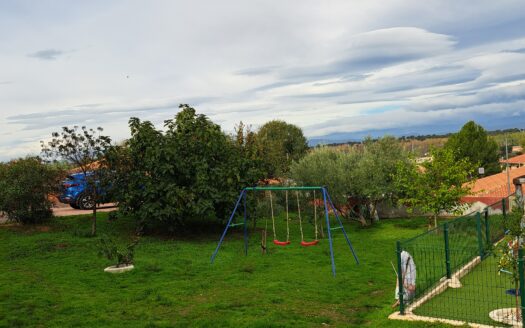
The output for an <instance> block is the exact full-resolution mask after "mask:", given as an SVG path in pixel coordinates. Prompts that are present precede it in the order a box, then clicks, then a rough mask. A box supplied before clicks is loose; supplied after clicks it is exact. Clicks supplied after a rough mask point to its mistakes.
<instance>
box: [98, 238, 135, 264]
mask: <svg viewBox="0 0 525 328" xmlns="http://www.w3.org/2000/svg"><path fill="white" fill-rule="evenodd" d="M138 242H139V239H138V238H137V239H135V240H133V242H131V243H130V244H128V245H127V246H126V247H119V246H117V244H116V243H115V242H114V241H113V240H112V239H111V238H109V237H108V236H103V237H102V238H100V241H99V246H100V248H99V255H101V256H104V257H105V258H107V259H108V260H110V261H115V262H116V266H117V267H120V266H125V265H130V264H133V259H134V257H135V246H137V244H138Z"/></svg>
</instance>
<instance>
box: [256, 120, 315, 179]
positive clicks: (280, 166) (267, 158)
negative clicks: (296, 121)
mask: <svg viewBox="0 0 525 328" xmlns="http://www.w3.org/2000/svg"><path fill="white" fill-rule="evenodd" d="M256 142H257V148H258V154H259V157H260V158H261V159H262V160H263V161H264V166H265V170H266V173H267V177H271V178H274V177H282V176H283V175H286V174H287V173H288V171H289V169H290V165H291V164H292V162H293V161H297V160H299V159H301V158H302V157H303V156H304V155H305V154H306V152H307V150H308V144H307V142H306V138H305V137H304V135H303V131H302V130H301V129H300V128H299V127H298V126H296V125H293V124H288V123H286V122H284V121H278V120H274V121H269V122H267V123H265V124H264V125H263V126H262V127H261V128H260V129H259V131H258V132H257V139H256Z"/></svg>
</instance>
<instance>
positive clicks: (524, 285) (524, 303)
mask: <svg viewBox="0 0 525 328" xmlns="http://www.w3.org/2000/svg"><path fill="white" fill-rule="evenodd" d="M524 271H525V270H524V268H523V249H522V248H521V247H520V249H519V250H518V272H519V275H520V305H521V306H520V308H521V309H520V312H521V322H522V324H523V326H525V318H524V317H523V310H524V309H525V297H524V295H525V272H524Z"/></svg>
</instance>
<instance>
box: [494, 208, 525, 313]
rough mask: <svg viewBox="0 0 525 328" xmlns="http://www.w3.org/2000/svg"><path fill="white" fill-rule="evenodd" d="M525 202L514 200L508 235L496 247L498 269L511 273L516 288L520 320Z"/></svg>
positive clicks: (508, 223)
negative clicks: (520, 263)
mask: <svg viewBox="0 0 525 328" xmlns="http://www.w3.org/2000/svg"><path fill="white" fill-rule="evenodd" d="M523 214H524V210H523V203H522V201H521V200H520V199H518V198H516V199H515V200H514V210H513V212H512V213H511V214H509V215H508V219H507V224H506V225H507V229H508V235H507V237H506V238H505V239H504V240H503V241H502V242H500V243H499V244H498V246H497V247H496V252H495V255H496V256H498V257H499V260H498V269H499V273H501V272H505V273H507V274H510V279H511V281H512V283H513V285H514V288H515V297H516V320H520V318H521V311H520V305H519V304H520V303H519V297H520V296H519V295H518V292H519V287H520V276H519V263H518V257H519V256H518V251H519V249H520V247H523V237H524V236H525V225H524V221H523Z"/></svg>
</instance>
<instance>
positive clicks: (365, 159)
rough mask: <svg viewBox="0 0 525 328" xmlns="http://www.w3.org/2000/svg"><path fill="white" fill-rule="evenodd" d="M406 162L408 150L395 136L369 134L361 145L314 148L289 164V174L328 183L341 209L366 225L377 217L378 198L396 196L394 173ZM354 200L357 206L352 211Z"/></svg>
mask: <svg viewBox="0 0 525 328" xmlns="http://www.w3.org/2000/svg"><path fill="white" fill-rule="evenodd" d="M407 162H408V154H407V153H406V152H404V151H403V149H402V147H401V145H400V144H399V142H398V141H397V140H396V139H395V138H393V137H384V138H381V139H379V140H377V141H373V140H371V139H370V138H368V139H366V140H365V141H364V142H363V144H362V145H361V146H360V147H338V148H337V147H319V148H315V149H314V150H312V151H311V152H310V153H308V154H307V155H306V156H305V157H304V158H302V159H301V160H299V161H297V162H295V163H293V164H292V167H291V177H292V178H293V179H294V180H296V181H297V182H298V183H301V184H305V185H324V186H327V187H328V188H329V190H330V195H332V197H333V198H334V202H335V203H336V204H335V205H336V207H338V209H339V211H340V212H341V213H343V214H346V215H347V216H348V217H355V218H356V219H357V220H359V222H361V224H363V225H367V224H369V223H370V222H372V221H374V220H377V219H378V218H379V217H378V213H377V205H378V204H379V203H380V202H385V201H389V200H392V199H395V198H396V197H397V193H398V190H397V189H396V187H395V186H394V185H393V179H394V173H395V172H396V170H397V165H404V164H406V163H407ZM399 163H401V164H399ZM349 200H352V201H353V203H350V202H349ZM356 201H357V204H358V206H359V207H360V209H359V210H357V211H352V210H351V208H352V207H353V206H352V205H354V204H355V202H356ZM354 215H355V216H354Z"/></svg>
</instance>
